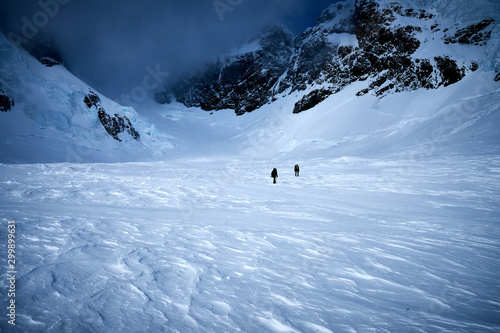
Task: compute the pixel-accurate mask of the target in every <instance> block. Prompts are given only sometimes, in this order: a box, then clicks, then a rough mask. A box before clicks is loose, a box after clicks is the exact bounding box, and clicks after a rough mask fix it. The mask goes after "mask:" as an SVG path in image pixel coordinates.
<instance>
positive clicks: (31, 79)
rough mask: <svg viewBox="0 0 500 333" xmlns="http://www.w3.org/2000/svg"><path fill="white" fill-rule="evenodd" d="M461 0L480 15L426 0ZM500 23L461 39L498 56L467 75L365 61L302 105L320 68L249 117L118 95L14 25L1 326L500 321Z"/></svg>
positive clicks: (5, 57) (465, 326)
mask: <svg viewBox="0 0 500 333" xmlns="http://www.w3.org/2000/svg"><path fill="white" fill-rule="evenodd" d="M381 3H383V4H386V3H387V4H388V3H389V2H381ZM400 3H404V4H406V5H407V6H412V3H413V2H409V1H401V2H400ZM453 3H454V4H458V5H460V6H462V7H460V8H462V9H460V12H461V13H462V14H461V15H465V16H463V17H466V18H465V22H466V23H467V24H464V25H468V24H469V23H470V20H472V19H474V17H472V16H473V15H475V14H474V13H475V11H474V10H472V12H470V13H469V14H464V10H465V9H463V8H464V7H463V6H465V5H467V4H468V2H463V1H457V2H450V1H439V2H437V1H431V0H429V1H418V2H417V4H418V8H426V9H428V10H433V11H434V10H435V11H436V12H437V11H442V12H443V13H445V12H446V11H449V12H450V14H449V15H452V14H453V13H454V11H456V10H457V9H456V8H455V9H453V7H450V6H451V5H452V4H453ZM477 3H479V2H477ZM481 4H482V6H483V7H482V8H485V7H484V6H486V7H487V8H496V7H488V6H493V5H495V3H494V2H491V1H486V0H484V1H481ZM495 6H496V5H495ZM331 8H335V6H333V7H331ZM467 8H471V9H473V8H475V7H474V6H471V7H467ZM446 13H448V12H446ZM497 13H498V12H497ZM455 14H456V12H455ZM447 15H448V14H447ZM471 15H472V16H471ZM337 18H338V19H340V18H339V17H337ZM410 19H411V18H408V20H410ZM449 19H450V20H454V18H451V17H449ZM460 28H462V26H455V27H454V29H455V30H458V29H460ZM497 34H498V25H495V27H494V28H493V32H492V39H493V38H494V36H497ZM338 35H339V36H338V37H340V38H341V40H340V42H341V43H347V44H349V43H351V44H352V43H356V42H357V41H356V40H355V38H354V35H352V34H349V33H346V32H342V33H339V34H338ZM329 38H332V40H333V38H334V37H333V36H330V37H329ZM353 38H354V39H353ZM495 40H498V39H494V40H493V42H489V43H488V45H486V46H481V47H478V46H464V45H452V46H450V47H449V48H447V50H448V51H450V52H452V54H451V55H452V56H456V57H458V56H464V57H468V56H469V57H470V59H466V60H471V59H482V60H481V65H482V66H479V68H478V69H477V70H475V71H473V72H471V73H468V74H467V75H466V76H465V77H464V78H463V79H461V80H460V81H458V82H456V83H454V84H450V85H447V86H444V85H441V86H439V87H437V88H436V89H424V88H421V89H416V90H409V91H401V92H398V93H389V94H387V95H386V96H384V97H383V98H381V97H380V96H377V95H375V94H370V93H368V94H364V95H362V96H357V92H359V91H362V90H363V89H366V88H368V87H369V85H370V82H369V81H362V80H359V81H355V82H352V83H351V84H349V85H346V86H345V87H343V89H342V90H340V91H338V92H336V93H335V94H332V95H329V96H327V97H326V98H325V99H324V100H323V101H322V102H321V103H319V104H317V105H316V106H314V107H313V108H311V109H308V110H307V111H305V112H301V113H299V114H293V112H292V110H293V109H294V106H295V104H296V103H297V101H298V100H299V99H301V98H302V97H303V95H304V94H305V93H306V92H309V91H311V90H312V89H321V88H326V85H321V84H318V85H314V86H311V87H308V90H307V91H306V92H303V91H302V92H292V93H290V94H288V95H286V94H284V95H280V96H278V97H277V98H276V99H275V100H273V101H272V102H270V103H266V104H264V105H262V106H261V107H260V108H258V109H256V110H254V111H252V112H251V113H246V114H244V115H242V116H238V117H237V116H235V115H234V110H232V109H223V110H219V111H216V112H206V111H203V110H202V109H201V108H200V107H186V106H185V105H183V104H181V103H179V102H176V101H174V102H172V103H171V104H162V105H160V104H157V103H155V102H154V101H145V102H144V103H141V104H140V105H138V106H137V107H134V108H132V107H130V106H124V105H120V104H118V103H116V102H114V101H112V100H110V99H108V98H106V96H103V95H102V94H100V93H99V92H98V91H97V90H96V89H94V88H93V87H89V86H88V85H87V84H85V83H84V82H82V81H81V80H79V79H78V78H76V77H74V76H73V75H72V74H71V73H70V72H69V71H68V70H67V69H65V68H64V67H63V66H59V65H56V66H53V67H50V68H48V67H46V66H43V65H42V64H40V63H39V62H38V61H37V60H36V59H35V58H33V57H31V56H30V55H29V54H27V53H25V52H24V51H22V50H20V51H17V50H14V49H13V48H12V46H11V45H10V44H9V43H8V41H7V40H6V38H5V37H4V36H3V35H1V34H0V57H1V58H0V60H1V63H0V89H1V90H2V93H5V94H7V95H9V96H10V97H12V98H13V100H14V101H15V104H14V105H12V109H11V110H10V111H8V112H0V152H1V156H0V263H1V265H0V267H1V271H0V281H1V282H0V306H2V308H3V309H4V310H3V311H4V312H3V313H2V314H0V316H1V317H0V331H1V332H311V333H313V332H315V333H317V332H321V333H329V332H350V333H352V332H395V333H396V332H409V333H413V332H415V333H420V332H422V333H423V332H443V333H444V332H464V333H465V332H488V333H489V332H498V331H499V330H500V285H499V282H498V277H499V276H500V207H499V205H498V202H499V201H500V127H499V126H498V124H500V82H498V80H497V81H495V77H496V75H497V73H498V70H497V69H496V67H495V66H497V65H496V64H497V62H496V60H495V59H496V58H495V57H496V54H497V53H496V52H497V50H498V48H495V47H496V45H497V44H495ZM421 42H422V43H423V44H425V45H426V47H425V48H421V49H420V51H419V52H420V54H424V53H426V52H427V53H428V54H434V52H436V54H441V53H442V51H443V50H442V49H439V50H433V49H432V47H433V46H435V45H437V44H435V43H433V41H432V40H427V41H425V39H422V40H421ZM424 42H425V43H424ZM257 47H258V45H257V44H256V43H255V42H254V43H252V44H249V45H246V46H244V47H240V48H239V49H238V48H236V49H235V51H234V52H233V53H232V54H233V56H237V55H238V54H241V53H245V52H249V51H252V52H253V51H255V50H256V49H257ZM478 50H479V51H481V52H478ZM484 50H488V52H487V53H484V52H482V51H484ZM89 91H92V92H93V93H94V94H95V96H98V97H99V98H98V99H97V98H95V101H97V100H99V101H100V104H99V103H97V102H96V103H95V104H92V103H90V102H89V104H90V106H88V105H86V103H85V97H86V96H93V95H89ZM90 99H94V98H90V97H89V100H90ZM99 107H102V108H103V109H104V110H106V112H109V114H110V115H111V116H113V115H118V116H119V117H124V116H126V117H127V119H129V120H130V123H131V125H133V127H134V128H135V129H136V130H137V131H138V133H140V140H135V139H134V138H133V137H132V136H131V135H128V134H127V133H126V132H123V133H119V134H118V137H119V138H120V139H121V140H122V141H118V140H116V139H114V138H113V137H112V136H111V135H110V134H109V133H107V132H106V129H105V128H104V127H103V126H102V124H101V122H100V120H99V117H98V108H99ZM295 164H299V165H300V168H301V173H300V177H295V176H294V171H293V167H294V165H295ZM273 168H277V169H278V173H279V177H278V180H277V184H273V183H272V179H271V177H270V173H271V170H272V169H273ZM12 225H15V233H12V230H13V229H12V228H9V226H12ZM9 234H10V235H12V234H14V236H15V263H12V262H10V261H9V257H8V253H9V252H8V250H9V239H12V237H11V238H9V237H10V236H8V235H9ZM11 243H12V242H11ZM10 245H11V244H10ZM11 247H12V246H11ZM9 265H13V266H9ZM12 271H15V273H9V272H12ZM11 275H15V279H14V280H12V279H11V280H9V279H8V278H9V277H11ZM12 281H14V284H12ZM12 286H14V287H12ZM12 288H14V289H12ZM11 290H14V294H12V291H11ZM12 300H14V301H15V304H16V307H15V316H14V318H15V321H14V322H12V317H9V316H8V313H9V311H10V310H9V309H8V308H7V307H8V306H9V304H11V303H9V302H11V301H12ZM9 321H11V323H9ZM12 323H15V325H13V324H12Z"/></svg>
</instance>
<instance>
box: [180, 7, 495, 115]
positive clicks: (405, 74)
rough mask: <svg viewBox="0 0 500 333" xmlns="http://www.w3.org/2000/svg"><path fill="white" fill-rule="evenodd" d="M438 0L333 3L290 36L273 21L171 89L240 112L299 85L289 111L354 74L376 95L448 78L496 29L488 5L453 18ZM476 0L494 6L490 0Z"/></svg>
mask: <svg viewBox="0 0 500 333" xmlns="http://www.w3.org/2000/svg"><path fill="white" fill-rule="evenodd" d="M444 2H447V1H431V0H421V1H398V2H394V1H385V0H356V1H354V0H348V1H344V2H340V3H336V4H333V5H331V6H330V7H329V8H327V9H326V10H325V11H324V12H323V13H322V15H321V17H320V18H319V19H318V22H317V24H316V26H314V27H312V28H308V29H307V30H306V31H304V32H302V33H300V34H299V35H298V36H296V37H293V36H292V35H291V33H290V32H289V31H287V29H286V28H285V27H284V26H275V27H273V28H272V29H270V30H269V31H268V32H267V33H266V34H264V35H263V36H261V37H260V38H259V39H258V40H255V41H253V42H252V43H250V44H249V45H253V47H247V48H245V47H243V48H241V50H245V49H247V51H246V52H241V53H238V54H236V55H231V56H228V57H226V58H224V59H221V60H219V61H218V62H216V63H213V64H211V65H209V66H207V67H206V68H205V70H203V71H201V72H199V73H196V74H194V75H191V76H190V77H187V78H185V79H184V80H182V81H180V82H177V83H176V84H175V85H174V86H173V89H172V91H173V95H174V96H175V98H176V99H177V101H179V102H182V103H183V104H185V105H186V106H195V107H201V108H202V109H203V110H207V111H212V110H220V109H234V110H235V112H236V114H238V115H241V114H244V113H245V112H250V111H253V110H255V109H257V108H259V107H261V106H262V105H264V104H266V103H268V102H271V101H273V100H274V99H276V98H278V97H279V96H282V95H287V94H290V93H292V92H298V93H299V94H298V95H299V97H300V99H299V100H298V101H297V103H296V104H295V107H294V109H293V112H294V113H299V112H302V111H304V110H307V109H309V108H312V107H314V106H315V105H316V104H317V103H320V102H321V101H323V100H324V99H326V98H327V97H328V96H330V95H331V94H335V93H337V92H339V91H340V90H342V89H343V88H344V87H345V86H347V85H349V84H351V83H353V82H356V81H364V82H366V85H365V87H364V88H363V89H361V90H360V91H358V92H357V95H358V96H360V95H364V94H368V93H370V94H374V95H376V96H379V97H380V98H383V97H384V96H385V95H387V94H390V93H394V92H400V91H408V90H415V89H436V88H438V87H441V86H447V85H450V84H453V83H455V82H458V81H460V80H461V79H462V78H463V77H464V76H465V75H467V74H468V73H470V72H472V71H475V70H477V69H478V68H480V66H481V65H482V64H483V63H484V62H485V60H486V59H485V53H486V49H487V47H488V44H489V43H490V44H491V43H492V42H491V39H492V31H493V30H494V29H497V28H496V25H495V19H494V16H493V15H494V12H495V11H494V10H493V11H492V13H491V17H488V15H487V14H484V15H483V16H482V17H478V16H477V15H476V16H470V15H469V16H467V15H462V16H460V20H458V19H455V20H453V19H450V18H449V17H445V16H444V15H443V12H444V9H443V8H444V7H445V5H449V4H443V3H444ZM482 3H483V7H487V6H491V7H492V8H496V7H495V6H496V5H495V4H494V3H492V2H488V1H483V2H482ZM448 7H449V6H448ZM483 9H484V8H483ZM456 10H459V9H456ZM476 12H477V11H476ZM485 12H488V10H485ZM497 77H500V76H497Z"/></svg>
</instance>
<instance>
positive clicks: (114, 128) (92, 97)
mask: <svg viewBox="0 0 500 333" xmlns="http://www.w3.org/2000/svg"><path fill="white" fill-rule="evenodd" d="M83 101H84V102H85V104H86V105H87V107H88V108H89V109H92V107H93V106H95V107H96V109H97V115H98V117H99V120H100V121H101V124H102V126H104V129H105V130H106V132H108V134H109V135H111V136H112V137H113V138H114V139H115V140H117V141H122V140H121V139H120V138H119V137H118V134H120V133H123V132H127V133H128V134H130V136H132V138H134V139H135V140H140V137H141V136H140V134H139V132H137V131H136V130H135V128H134V127H133V126H132V123H131V122H130V120H129V119H128V118H127V117H126V116H120V115H118V114H115V115H114V116H110V115H108V114H107V113H106V111H105V110H104V108H103V107H102V104H101V99H100V98H99V96H97V94H96V93H94V92H92V91H90V92H89V93H88V94H87V95H86V96H85V98H84V100H83Z"/></svg>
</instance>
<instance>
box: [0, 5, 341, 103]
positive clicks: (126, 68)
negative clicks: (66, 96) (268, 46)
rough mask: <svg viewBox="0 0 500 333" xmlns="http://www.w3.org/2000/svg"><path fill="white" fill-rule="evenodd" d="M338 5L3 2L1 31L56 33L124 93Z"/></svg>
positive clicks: (106, 89)
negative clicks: (156, 76)
mask: <svg viewBox="0 0 500 333" xmlns="http://www.w3.org/2000/svg"><path fill="white" fill-rule="evenodd" d="M333 2H336V1H335V0H215V1H214V0H185V1H180V0H178V1H177V0H176V1H174V0H144V1H141V0H134V1H123V0H108V1H103V0H23V1H12V0H0V29H1V30H2V31H3V32H4V34H9V33H11V36H12V33H14V34H16V36H20V37H21V38H24V37H23V36H26V33H27V32H30V34H29V36H28V37H30V38H27V39H28V40H30V41H32V40H37V39H40V38H47V37H50V38H52V39H53V40H54V41H55V43H56V44H57V45H58V46H59V48H60V52H61V54H62V57H63V59H64V60H65V62H66V64H67V66H68V68H70V70H72V71H73V72H74V73H75V74H76V75H78V76H79V77H80V78H82V79H83V80H84V81H86V82H87V83H89V84H90V85H92V86H93V87H95V88H96V89H98V90H99V91H101V92H103V93H105V94H107V95H109V96H110V97H113V98H119V96H120V95H121V94H123V93H127V92H130V91H131V90H132V89H133V88H134V87H135V86H137V85H143V84H144V77H145V76H147V75H148V73H149V72H151V70H152V69H154V70H158V69H159V70H160V71H161V72H162V73H165V72H168V73H169V74H170V75H169V78H170V79H171V78H175V77H176V76H178V75H180V74H181V73H183V72H184V71H186V70H187V69H190V68H194V67H196V66H200V65H201V64H202V63H204V62H206V61H209V60H213V59H215V58H217V57H219V56H220V55H222V54H224V53H226V52H228V51H229V50H230V49H231V48H232V47H234V46H235V45H237V44H239V43H241V42H243V41H244V40H247V39H249V38H251V37H252V36H254V35H255V34H256V33H258V32H259V31H261V30H262V29H263V28H265V27H266V26H268V25H270V24H273V23H276V22H281V23H283V24H285V25H286V26H287V27H288V28H289V29H290V30H291V31H292V32H293V33H294V34H296V33H298V32H300V31H302V30H304V29H305V28H306V27H308V26H312V25H314V24H315V23H316V20H317V18H318V17H319V15H320V13H321V11H322V10H323V9H325V8H326V7H327V6H328V5H329V4H331V3H333ZM30 24H31V25H32V26H31V27H30ZM33 27H34V28H35V29H34V30H36V34H34V35H35V36H34V37H31V33H33V32H34V31H30V29H29V28H33ZM32 30H33V29H32Z"/></svg>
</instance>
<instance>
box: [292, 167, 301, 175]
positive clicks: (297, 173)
mask: <svg viewBox="0 0 500 333" xmlns="http://www.w3.org/2000/svg"><path fill="white" fill-rule="evenodd" d="M293 170H294V171H295V177H298V176H299V172H300V168H299V165H298V164H295V168H294V169H293Z"/></svg>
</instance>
